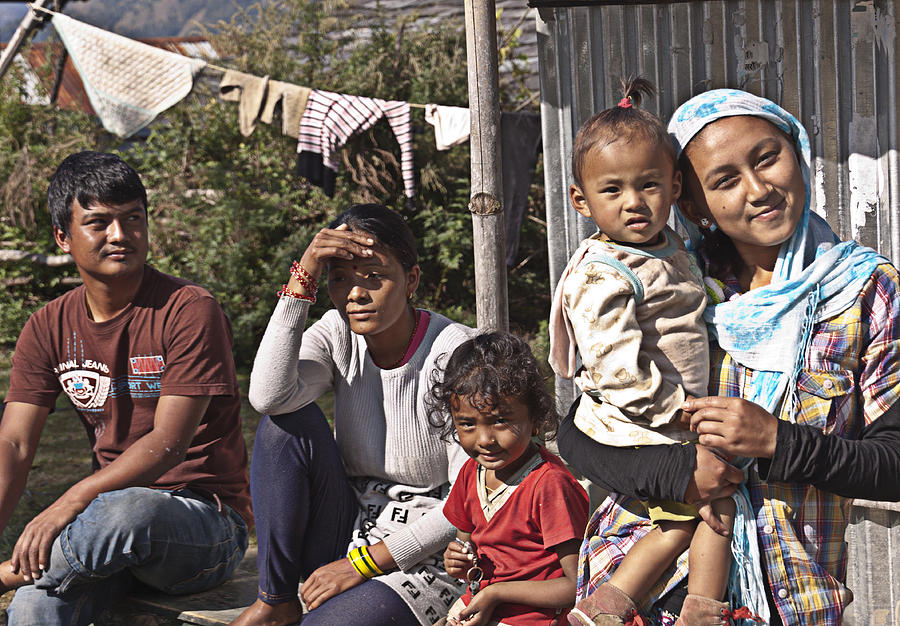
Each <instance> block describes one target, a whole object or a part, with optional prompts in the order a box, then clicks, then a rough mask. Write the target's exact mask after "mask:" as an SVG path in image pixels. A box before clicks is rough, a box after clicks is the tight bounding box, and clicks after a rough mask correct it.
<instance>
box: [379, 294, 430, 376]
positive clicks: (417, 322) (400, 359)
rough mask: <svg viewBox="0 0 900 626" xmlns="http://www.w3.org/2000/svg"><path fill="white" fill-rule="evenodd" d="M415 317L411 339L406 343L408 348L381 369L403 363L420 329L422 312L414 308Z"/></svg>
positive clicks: (392, 367) (390, 368)
mask: <svg viewBox="0 0 900 626" xmlns="http://www.w3.org/2000/svg"><path fill="white" fill-rule="evenodd" d="M413 317H414V318H415V320H416V323H415V324H414V325H413V329H412V333H411V334H410V336H409V341H408V342H407V344H406V348H404V349H403V353H402V354H401V355H400V358H399V359H397V360H396V361H394V362H393V363H391V364H390V365H388V366H387V367H382V368H381V369H385V370H392V369H394V368H395V367H397V366H398V365H400V364H401V363H403V357H405V356H406V353H407V352H409V347H410V346H411V345H412V342H413V340H414V339H415V338H416V331H417V330H419V320H420V319H422V312H421V311H419V310H418V309H413Z"/></svg>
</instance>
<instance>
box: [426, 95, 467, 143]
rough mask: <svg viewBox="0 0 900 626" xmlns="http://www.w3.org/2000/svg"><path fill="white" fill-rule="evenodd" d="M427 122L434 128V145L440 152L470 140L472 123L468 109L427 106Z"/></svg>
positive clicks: (437, 105)
mask: <svg viewBox="0 0 900 626" xmlns="http://www.w3.org/2000/svg"><path fill="white" fill-rule="evenodd" d="M425 121H426V122H428V123H429V124H431V125H432V126H434V143H435V144H436V146H437V149H438V150H449V149H450V148H451V147H452V146H455V145H457V144H460V143H463V142H464V141H468V140H469V133H470V132H471V129H472V122H471V120H470V117H469V109H467V108H464V107H446V106H442V105H440V104H426V105H425Z"/></svg>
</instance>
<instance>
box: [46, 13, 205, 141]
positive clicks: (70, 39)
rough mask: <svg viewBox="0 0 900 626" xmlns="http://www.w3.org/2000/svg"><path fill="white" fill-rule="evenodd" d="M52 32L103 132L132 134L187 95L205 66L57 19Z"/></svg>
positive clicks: (69, 20) (184, 57)
mask: <svg viewBox="0 0 900 626" xmlns="http://www.w3.org/2000/svg"><path fill="white" fill-rule="evenodd" d="M53 25H54V26H55V27H56V30H57V32H58V33H59V36H60V38H61V39H62V41H63V44H64V45H65V46H66V50H68V52H69V56H71V57H72V62H73V63H74V64H75V68H76V69H77V70H78V73H79V74H80V75H81V80H82V82H83V83H84V89H85V91H86V92H87V95H88V98H89V99H90V101H91V106H93V107H94V111H96V113H97V115H98V116H99V117H100V121H101V122H102V123H103V127H104V128H105V129H106V130H108V131H109V132H111V133H114V134H116V135H118V136H120V137H128V136H129V135H133V134H134V133H136V132H137V131H139V130H140V129H142V128H143V127H144V126H146V125H147V124H149V123H150V122H151V121H153V119H154V118H155V117H156V116H157V115H159V114H160V113H162V112H163V111H165V110H166V109H168V108H169V107H171V106H173V105H174V104H176V103H177V102H179V101H180V100H181V99H182V98H184V97H185V96H186V95H188V94H189V93H190V91H191V89H192V88H193V86H194V77H195V76H196V75H197V74H198V73H199V72H200V71H201V70H202V69H203V68H204V67H206V61H203V60H201V59H192V58H190V57H186V56H183V55H180V54H176V53H174V52H168V51H166V50H161V49H160V48H154V47H153V46H149V45H147V44H144V43H140V42H139V41H134V40H133V39H128V38H127V37H122V36H121V35H116V34H114V33H110V32H108V31H105V30H103V29H102V28H97V27H96V26H91V25H90V24H85V23H84V22H79V21H78V20H74V19H72V18H71V17H67V16H65V15H62V14H59V13H57V14H55V15H54V16H53Z"/></svg>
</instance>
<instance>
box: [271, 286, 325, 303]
mask: <svg viewBox="0 0 900 626" xmlns="http://www.w3.org/2000/svg"><path fill="white" fill-rule="evenodd" d="M275 295H276V296H278V297H279V298H281V297H283V296H287V297H288V298H296V299H297V300H306V301H307V302H315V301H316V297H315V296H314V295H313V296H308V295H306V294H304V293H300V292H299V291H293V290H291V289H289V288H288V286H287V285H282V286H281V291H279V292H278V293H276V294H275Z"/></svg>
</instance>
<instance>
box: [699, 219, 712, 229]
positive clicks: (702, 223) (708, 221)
mask: <svg viewBox="0 0 900 626" xmlns="http://www.w3.org/2000/svg"><path fill="white" fill-rule="evenodd" d="M710 226H712V220H711V219H709V218H708V217H701V218H700V227H701V228H709V227H710Z"/></svg>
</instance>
